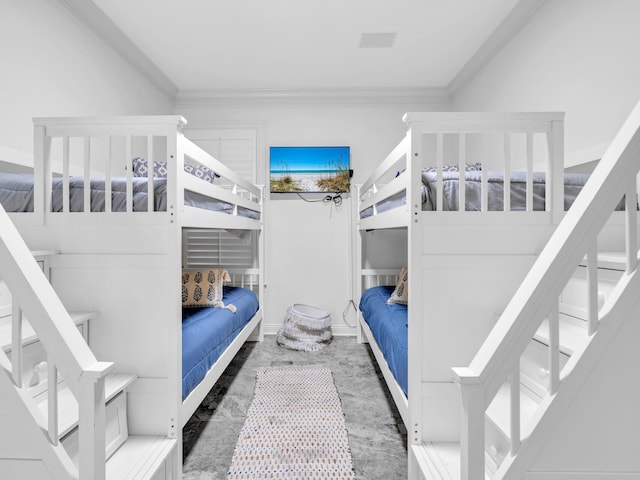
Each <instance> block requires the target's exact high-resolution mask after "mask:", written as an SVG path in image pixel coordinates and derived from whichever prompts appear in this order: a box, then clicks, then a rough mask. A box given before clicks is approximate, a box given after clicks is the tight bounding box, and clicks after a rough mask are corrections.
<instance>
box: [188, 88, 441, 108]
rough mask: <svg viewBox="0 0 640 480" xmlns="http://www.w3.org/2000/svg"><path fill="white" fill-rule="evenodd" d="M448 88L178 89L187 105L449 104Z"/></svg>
mask: <svg viewBox="0 0 640 480" xmlns="http://www.w3.org/2000/svg"><path fill="white" fill-rule="evenodd" d="M449 101H450V99H449V94H448V92H447V90H446V89H444V88H342V89H337V88H336V89H317V90H312V89H244V90H242V89H239V90H235V89H234V90H231V89H211V90H184V91H180V92H178V95H177V97H176V106H185V105H349V104H352V105H380V104H410V105H416V104H447V105H448V104H449Z"/></svg>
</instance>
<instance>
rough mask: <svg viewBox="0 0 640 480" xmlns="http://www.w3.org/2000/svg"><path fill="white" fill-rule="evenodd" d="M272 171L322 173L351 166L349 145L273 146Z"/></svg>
mask: <svg viewBox="0 0 640 480" xmlns="http://www.w3.org/2000/svg"><path fill="white" fill-rule="evenodd" d="M269 158H270V167H271V173H272V174H273V173H284V172H285V171H286V172H289V173H302V172H309V173H320V172H328V171H335V170H336V168H337V167H338V166H340V165H341V166H343V167H344V168H349V147H271V148H270V149H269Z"/></svg>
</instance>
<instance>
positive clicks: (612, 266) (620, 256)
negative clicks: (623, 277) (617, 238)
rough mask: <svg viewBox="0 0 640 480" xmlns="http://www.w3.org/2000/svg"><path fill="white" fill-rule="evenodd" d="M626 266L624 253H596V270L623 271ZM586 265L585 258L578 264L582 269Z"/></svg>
mask: <svg viewBox="0 0 640 480" xmlns="http://www.w3.org/2000/svg"><path fill="white" fill-rule="evenodd" d="M626 264H627V260H626V255H625V252H598V268H605V269H608V270H621V271H624V270H625V269H626ZM586 265H587V259H586V257H585V258H583V259H582V261H581V262H580V266H582V267H584V266H586Z"/></svg>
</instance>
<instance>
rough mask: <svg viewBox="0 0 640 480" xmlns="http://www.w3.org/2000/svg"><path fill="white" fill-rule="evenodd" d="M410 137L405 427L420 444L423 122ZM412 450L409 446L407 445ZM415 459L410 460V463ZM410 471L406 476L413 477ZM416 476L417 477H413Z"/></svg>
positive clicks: (414, 442) (411, 130)
mask: <svg viewBox="0 0 640 480" xmlns="http://www.w3.org/2000/svg"><path fill="white" fill-rule="evenodd" d="M408 135H409V139H408V140H409V141H408V142H407V143H406V145H407V152H406V157H405V158H406V169H407V173H408V176H409V177H408V178H409V179H410V180H409V183H408V185H407V215H408V216H409V219H408V223H407V237H408V250H407V265H408V267H409V291H408V306H407V308H408V318H409V319H411V320H412V321H410V322H409V327H408V336H409V339H408V349H409V353H408V356H409V362H408V363H409V365H408V369H409V370H408V390H409V395H410V396H411V397H412V398H413V400H412V401H410V402H409V412H408V413H409V424H408V425H406V427H407V435H408V441H409V444H410V445H420V444H422V433H423V432H422V400H421V392H422V359H421V357H420V352H421V351H422V349H421V348H420V342H421V340H422V328H423V325H422V294H421V293H422V255H421V254H422V225H421V222H422V215H421V214H422V193H421V186H420V183H421V176H420V170H421V168H422V163H423V160H422V122H409V132H408ZM409 451H411V449H409ZM413 463H414V462H409V465H411V464H413ZM411 473H412V472H410V476H409V478H412V476H411ZM416 478H417V477H416Z"/></svg>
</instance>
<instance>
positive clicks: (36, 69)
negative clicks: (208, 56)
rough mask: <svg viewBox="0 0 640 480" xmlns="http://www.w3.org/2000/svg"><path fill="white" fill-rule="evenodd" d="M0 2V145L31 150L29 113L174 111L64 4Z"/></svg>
mask: <svg viewBox="0 0 640 480" xmlns="http://www.w3.org/2000/svg"><path fill="white" fill-rule="evenodd" d="M0 5H1V6H0V10H1V12H2V13H1V14H0V45H1V46H0V62H1V63H0V65H1V67H0V69H1V71H2V73H1V74H0V106H1V110H0V111H1V112H2V115H0V146H2V147H7V148H8V149H13V150H17V151H22V152H33V140H32V139H33V125H32V117H34V116H59V115H89V116H92V115H132V114H161V113H173V100H172V99H170V98H168V97H167V96H166V95H164V94H163V93H161V92H160V91H159V90H158V89H157V88H156V87H154V86H153V84H152V83H150V82H149V81H148V80H147V79H145V78H144V77H143V76H142V74H141V73H140V72H139V71H138V70H137V69H136V68H135V67H133V66H132V65H130V64H129V63H127V62H125V61H124V60H123V59H122V58H121V57H120V56H118V55H117V54H116V53H114V51H113V50H112V49H111V48H109V47H108V46H107V45H106V44H105V43H104V42H103V41H102V40H101V39H100V38H98V37H97V36H96V35H95V34H94V33H92V32H91V31H90V30H89V29H88V28H87V27H86V26H85V25H84V24H83V23H82V22H81V21H80V20H78V19H77V18H76V17H75V16H74V15H73V14H72V13H71V12H70V11H69V10H68V9H67V7H65V6H64V5H63V4H62V2H60V1H57V0H27V1H13V0H1V1H0Z"/></svg>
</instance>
